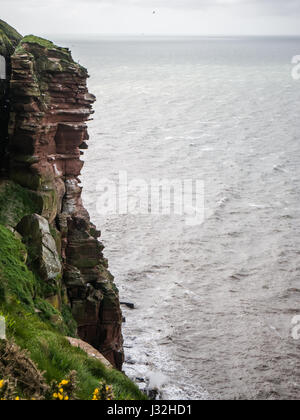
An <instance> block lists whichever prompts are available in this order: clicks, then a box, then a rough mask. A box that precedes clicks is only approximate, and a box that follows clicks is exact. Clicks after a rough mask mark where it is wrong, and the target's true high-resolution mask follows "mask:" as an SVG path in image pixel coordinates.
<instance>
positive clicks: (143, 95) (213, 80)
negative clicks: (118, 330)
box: [57, 36, 300, 399]
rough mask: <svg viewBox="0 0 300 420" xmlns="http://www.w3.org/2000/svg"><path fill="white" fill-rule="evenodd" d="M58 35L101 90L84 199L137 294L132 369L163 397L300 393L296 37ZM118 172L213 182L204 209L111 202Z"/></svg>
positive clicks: (130, 328) (130, 326)
mask: <svg viewBox="0 0 300 420" xmlns="http://www.w3.org/2000/svg"><path fill="white" fill-rule="evenodd" d="M57 41H59V42H60V44H63V45H65V46H68V47H70V48H71V49H72V51H73V55H74V57H75V58H76V59H77V60H80V63H81V64H82V65H84V66H86V67H87V68H88V70H89V73H90V75H91V78H90V80H89V88H90V91H91V92H92V93H94V94H95V95H96V96H97V102H96V105H95V116H94V120H93V121H92V122H90V124H89V126H90V127H89V130H90V141H89V150H87V151H86V152H85V154H84V160H85V161H86V165H85V167H84V170H83V173H82V185H83V187H84V190H83V191H84V194H83V197H84V202H85V204H86V206H87V208H88V209H89V211H90V214H91V218H92V220H93V221H94V222H95V223H96V224H97V226H98V228H99V229H101V231H102V240H103V242H104V244H105V246H106V250H105V256H106V257H107V258H108V260H109V263H110V269H111V271H112V273H113V274H114V276H115V279H116V284H117V286H118V288H119V290H120V296H121V301H127V302H132V303H134V304H135V309H134V310H130V309H128V308H126V307H124V316H125V317H126V323H124V329H123V332H124V344H125V352H126V363H125V366H124V369H125V371H126V373H127V374H128V375H129V376H130V377H131V378H133V379H134V380H135V381H136V382H138V383H139V384H140V386H141V387H143V386H145V383H144V382H143V381H146V382H147V383H148V385H150V386H151V387H155V386H156V387H158V388H159V389H160V390H161V393H162V394H161V398H168V399H209V398H213V399H225V398H226V399H227V398H230V399H231V398H234V399H244V398H247V399H297V398H299V396H300V341H298V340H297V334H296V335H295V325H293V321H294V322H297V318H294V317H295V316H297V315H300V213H299V207H300V117H299V111H300V80H299V81H297V80H294V79H293V78H292V74H291V72H292V64H291V60H292V57H293V56H295V55H300V39H299V38H298V39H297V38H234V37H232V38H229V37H227V38H222V37H207V38H158V37H157V38H150V37H143V36H141V37H121V38H113V37H103V38H99V39H97V38H90V39H86V40H84V39H81V40H80V41H79V40H75V39H72V40H70V39H69V40H57ZM119 171H126V172H127V176H128V180H136V179H143V180H145V181H146V182H149V183H150V180H151V179H153V178H159V179H169V180H172V179H174V178H176V179H182V180H184V179H197V180H202V181H203V182H204V188H205V218H204V222H203V223H202V224H199V225H196V226H189V225H187V224H186V221H185V218H184V216H176V215H172V214H171V215H153V214H148V215H147V214H144V215H137V214H136V215H134V214H122V215H118V214H109V215H104V214H101V212H99V211H98V210H99V209H98V210H97V202H98V200H99V194H100V192H99V188H97V186H98V184H99V181H100V180H101V179H102V178H108V179H109V180H112V181H116V180H117V179H118V175H119ZM298 322H299V320H298ZM293 328H294V334H293ZM296 332H297V331H296ZM293 336H294V337H293Z"/></svg>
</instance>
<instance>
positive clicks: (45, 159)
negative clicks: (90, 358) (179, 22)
mask: <svg viewBox="0 0 300 420" xmlns="http://www.w3.org/2000/svg"><path fill="white" fill-rule="evenodd" d="M87 77H88V74H87V71H86V70H85V69H84V68H83V67H81V66H80V65H78V64H76V63H75V62H74V61H73V59H72V56H71V54H70V51H69V50H68V49H64V48H59V47H57V46H55V45H54V44H52V43H51V42H49V41H46V40H43V39H40V38H36V37H32V36H29V37H25V38H23V40H22V41H21V43H20V44H19V46H18V47H17V49H16V51H15V52H14V54H13V55H12V57H11V81H10V101H11V113H10V123H9V155H10V178H11V179H12V180H13V181H15V182H17V183H19V184H20V185H22V186H23V187H25V188H28V189H30V190H33V191H35V193H36V197H37V199H38V200H39V202H40V207H41V216H42V218H45V219H46V220H47V221H48V222H49V224H50V228H51V230H52V231H53V232H54V237H55V239H56V242H57V247H58V248H59V253H60V255H61V262H62V265H63V281H64V284H65V286H66V288H67V292H68V297H69V302H70V305H71V308H72V312H73V315H74V318H75V320H76V321H77V323H78V335H79V337H80V338H81V339H83V340H84V341H86V342H88V343H90V344H91V345H92V346H93V347H95V348H96V349H98V350H99V351H100V352H101V353H103V355H104V356H105V357H106V358H107V359H108V360H109V361H110V362H111V363H112V365H114V366H115V367H117V368H119V369H121V367H122V363H123V346H122V344H123V341H122V334H121V323H122V314H121V310H120V304H119V296H118V290H117V288H116V287H115V285H114V281H113V277H112V275H111V274H110V272H109V271H108V264H107V261H106V260H105V258H104V256H103V245H102V244H101V242H99V240H98V238H99V237H100V232H98V231H97V229H96V228H95V226H94V225H93V224H92V223H91V222H90V218H89V214H88V212H87V210H86V209H85V208H84V206H83V203H82V199H81V190H82V188H81V187H80V185H79V184H80V180H79V178H78V177H79V176H80V171H81V169H82V166H83V162H82V161H81V160H80V156H81V152H80V149H81V148H82V149H85V148H86V144H87V143H86V142H87V140H88V132H87V126H86V121H87V120H88V119H89V118H90V116H91V114H92V113H93V110H92V104H93V102H94V101H95V97H94V96H93V95H91V94H90V93H89V92H88V89H87V84H86V81H87ZM37 217H38V216H37ZM42 218H41V219H38V220H39V221H41V220H42ZM45 219H43V220H45ZM30 222H33V224H36V223H35V222H36V220H35V219H34V220H30ZM48 222H47V223H48ZM29 225H30V223H29V220H23V221H22V222H21V224H20V226H19V227H20V231H21V232H22V233H24V232H23V231H24V229H25V228H24V229H23V227H24V226H25V227H26V229H27V228H28V226H29ZM38 225H40V224H39V223H38ZM26 229H25V230H26ZM38 230H39V229H38ZM39 232H41V229H40V230H39ZM25 233H26V235H27V236H28V234H29V232H28V229H27V231H26V232H25ZM52 245H53V243H52ZM42 251H43V249H42V250H41V252H42ZM52 256H53V255H52ZM42 261H43V258H42ZM48 262H49V260H48ZM44 268H45V267H44ZM44 272H45V273H47V270H46V271H44ZM48 280H50V279H48Z"/></svg>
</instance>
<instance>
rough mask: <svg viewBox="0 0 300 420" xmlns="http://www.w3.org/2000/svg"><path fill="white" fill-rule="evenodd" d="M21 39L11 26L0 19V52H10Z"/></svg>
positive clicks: (4, 53)
mask: <svg viewBox="0 0 300 420" xmlns="http://www.w3.org/2000/svg"><path fill="white" fill-rule="evenodd" d="M21 39H22V35H20V34H19V33H18V32H17V31H16V30H15V29H14V28H13V27H12V26H10V25H8V24H7V23H6V22H4V21H3V20H1V19H0V54H1V55H4V56H6V55H7V54H12V53H13V51H14V48H15V47H16V46H17V44H18V43H19V42H20V40H21Z"/></svg>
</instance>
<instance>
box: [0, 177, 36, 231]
mask: <svg viewBox="0 0 300 420" xmlns="http://www.w3.org/2000/svg"><path fill="white" fill-rule="evenodd" d="M39 201H41V200H39V199H38V196H37V195H36V194H35V193H34V192H30V191H29V190H27V189H25V188H23V187H21V186H20V185H18V184H16V183H14V182H12V181H8V180H0V224H2V225H5V226H11V227H15V226H16V225H17V224H18V223H19V222H20V220H21V219H22V218H23V217H24V216H26V215H28V214H32V213H38V212H40V210H41V206H42V204H41V202H40V203H39Z"/></svg>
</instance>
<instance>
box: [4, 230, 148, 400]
mask: <svg viewBox="0 0 300 420" xmlns="http://www.w3.org/2000/svg"><path fill="white" fill-rule="evenodd" d="M25 255H26V249H25V247H24V245H23V244H22V242H21V241H20V240H19V239H18V238H16V237H15V236H14V234H13V233H12V232H10V231H9V230H8V229H7V228H5V227H4V226H3V225H0V314H1V315H3V316H5V318H6V319H7V325H8V327H7V333H8V338H9V339H13V340H14V341H15V342H16V344H17V345H19V346H20V347H21V348H22V349H27V350H28V352H29V354H30V357H31V359H32V360H33V361H34V362H35V363H36V364H37V366H38V368H39V370H40V371H42V372H45V373H44V376H45V378H46V380H47V382H48V383H49V384H50V382H51V381H53V380H55V381H60V380H62V379H64V378H65V377H66V376H67V375H68V374H69V373H70V372H71V371H73V370H75V371H76V372H77V379H78V383H79V385H78V395H77V397H78V398H79V399H82V400H87V399H90V398H91V395H92V393H93V391H94V389H95V388H97V386H98V385H99V381H100V380H105V381H106V382H107V383H108V384H111V385H112V386H113V391H114V394H115V397H116V399H119V400H131V399H133V400H141V399H146V397H145V396H144V394H142V393H141V392H140V391H139V389H138V388H137V386H136V385H135V384H133V383H132V382H131V381H130V380H129V379H128V378H127V377H126V376H124V375H123V374H122V373H121V372H119V371H116V370H113V369H107V368H106V367H105V366H104V365H103V364H102V363H101V362H100V361H98V360H96V359H92V358H90V357H89V356H88V355H87V354H86V353H85V352H84V351H82V350H80V349H78V348H75V347H72V346H71V345H70V344H69V342H68V341H67V340H66V338H65V335H66V334H67V333H70V331H69V329H68V326H67V325H66V323H65V321H64V317H65V318H67V319H68V322H69V323H70V322H74V321H73V320H72V316H71V313H70V311H68V310H67V308H66V307H65V308H64V311H66V312H67V314H65V315H64V316H63V314H61V313H60V312H58V311H57V310H55V309H54V308H53V307H52V306H51V305H50V304H49V303H48V302H46V301H45V300H44V299H43V296H40V295H39V293H40V290H41V288H40V286H39V279H37V278H36V277H35V275H34V274H33V273H32V272H30V271H29V269H28V268H27V266H26V264H25ZM37 310H38V313H37ZM73 326H74V325H73ZM0 376H1V374H0Z"/></svg>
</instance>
